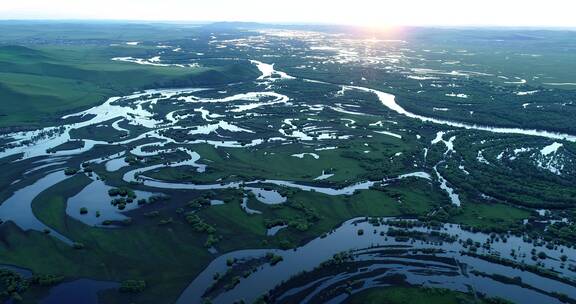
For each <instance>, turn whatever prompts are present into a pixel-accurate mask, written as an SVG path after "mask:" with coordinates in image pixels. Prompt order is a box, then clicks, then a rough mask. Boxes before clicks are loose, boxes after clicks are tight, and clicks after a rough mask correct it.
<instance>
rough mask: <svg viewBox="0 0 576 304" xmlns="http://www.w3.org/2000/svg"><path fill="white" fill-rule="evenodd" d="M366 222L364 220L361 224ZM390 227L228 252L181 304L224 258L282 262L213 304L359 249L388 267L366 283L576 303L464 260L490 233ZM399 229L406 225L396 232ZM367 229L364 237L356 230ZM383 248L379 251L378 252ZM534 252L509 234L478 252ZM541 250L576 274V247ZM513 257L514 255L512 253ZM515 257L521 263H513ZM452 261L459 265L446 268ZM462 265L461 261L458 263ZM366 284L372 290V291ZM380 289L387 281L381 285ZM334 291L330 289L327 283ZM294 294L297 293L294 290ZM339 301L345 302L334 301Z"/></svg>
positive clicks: (377, 265)
mask: <svg viewBox="0 0 576 304" xmlns="http://www.w3.org/2000/svg"><path fill="white" fill-rule="evenodd" d="M359 221H360V222H359ZM390 228H391V227H390V226H388V225H386V224H383V225H379V226H373V225H372V224H370V223H368V222H366V221H362V220H361V219H354V220H350V221H347V222H345V223H344V224H343V225H342V226H341V227H339V228H337V229H336V230H334V231H333V232H332V233H330V234H329V235H327V236H326V237H321V238H317V239H315V240H313V241H311V242H309V243H307V244H306V245H304V246H301V247H298V248H297V249H296V250H264V249H262V250H261V249H257V250H240V251H236V252H230V253H227V254H224V255H222V256H220V257H218V258H217V259H216V260H214V261H213V262H212V263H211V264H210V265H209V266H208V267H207V268H206V269H205V270H204V271H203V272H202V273H201V274H200V275H198V277H196V279H194V281H193V282H192V283H191V284H190V285H189V286H188V288H187V289H186V290H185V291H184V292H183V294H182V295H181V297H180V299H179V300H178V303H198V302H200V301H201V297H202V295H203V294H204V293H205V291H206V290H207V289H208V288H209V287H210V286H211V285H212V284H213V276H214V274H215V273H217V272H218V273H221V274H222V273H225V272H226V271H227V269H228V266H227V264H226V260H227V259H229V258H236V259H238V260H240V261H241V260H247V259H252V258H258V257H262V256H264V255H266V253H268V252H274V253H275V254H277V255H280V256H282V257H283V261H282V262H280V263H278V264H276V265H275V266H271V265H269V264H266V265H263V266H262V267H260V268H258V270H257V271H256V272H255V273H253V274H251V275H250V276H249V277H248V278H243V279H241V280H240V283H239V284H238V285H237V286H236V287H235V288H233V289H232V290H229V291H223V292H222V293H220V294H218V295H216V296H215V297H214V298H213V299H212V300H213V302H214V303H232V302H234V301H237V300H240V299H243V300H245V301H248V302H252V301H254V300H255V299H256V298H257V297H259V296H260V295H263V294H265V293H266V292H268V291H269V290H272V289H273V288H274V287H275V286H277V285H278V284H280V283H281V282H283V281H287V280H288V279H290V278H291V277H293V276H294V275H297V274H299V273H301V272H302V271H311V270H313V269H314V268H315V267H317V266H318V265H319V264H320V263H322V262H324V261H327V260H329V259H330V258H331V257H332V256H333V255H334V254H336V253H340V252H344V251H349V250H359V251H357V252H356V253H355V255H356V256H357V261H370V263H368V264H373V265H372V266H370V267H372V268H373V269H385V270H386V271H384V272H383V273H384V275H382V272H380V271H375V272H374V273H375V274H374V275H373V276H372V275H367V276H366V277H365V278H364V279H365V280H368V281H369V282H368V283H367V284H368V285H370V284H372V285H377V284H379V283H378V282H379V277H378V276H377V275H376V274H378V275H382V276H384V277H385V276H386V274H391V273H396V274H398V273H400V274H403V275H404V276H405V277H406V281H407V282H408V283H410V284H423V285H426V286H437V287H443V288H451V289H455V290H461V291H466V290H468V289H467V288H468V286H473V288H475V289H476V290H477V291H479V292H481V293H487V294H490V295H491V296H500V297H503V298H506V299H510V300H512V301H518V302H519V303H527V302H526V300H527V299H528V300H533V299H537V300H538V301H539V302H538V303H559V301H558V300H556V299H555V298H552V297H550V296H549V295H547V294H546V293H547V292H559V293H563V294H566V295H568V296H570V297H572V298H576V288H574V287H573V286H570V285H568V284H565V283H562V282H559V281H555V280H552V279H550V278H546V277H542V276H539V275H537V274H534V273H531V272H527V271H524V272H523V271H520V270H517V269H514V268H512V267H509V266H504V265H500V264H496V263H491V262H488V261H485V260H482V259H479V258H475V257H472V256H466V255H461V253H460V252H461V251H468V249H467V248H465V247H464V243H466V241H467V240H468V239H470V241H469V242H479V243H480V244H484V243H486V242H487V241H489V240H491V237H490V235H488V234H483V233H472V232H469V231H465V230H462V229H461V228H460V227H459V226H458V225H451V224H445V225H443V226H442V228H441V230H440V231H439V232H443V233H447V234H449V235H451V236H454V237H455V239H456V240H457V241H456V242H448V241H436V242H428V241H419V240H414V241H404V240H402V239H398V240H397V239H395V238H394V237H390V236H386V233H387V232H388V231H389V229H390ZM395 229H400V228H395ZM359 230H363V232H364V233H363V235H359V233H358V231H359ZM406 230H408V231H420V232H425V233H427V234H430V233H432V231H433V230H430V229H428V228H424V227H414V228H409V229H406ZM377 246H379V247H380V248H375V247H377ZM382 248H388V249H390V248H396V249H402V250H404V254H399V253H396V254H385V253H384V252H382V251H380V250H381V249H382ZM532 248H534V245H533V244H532V243H527V242H525V241H524V240H523V239H522V238H521V237H516V236H508V237H507V240H506V242H503V241H495V242H493V243H491V244H490V248H483V247H480V248H478V249H477V250H478V251H477V253H479V254H490V255H497V256H499V257H501V258H505V259H509V260H516V261H517V262H523V263H526V264H528V265H534V264H536V263H537V262H536V261H533V260H531V259H530V256H531V253H530V252H531V250H532ZM407 249H436V250H441V252H438V253H435V254H430V253H426V251H422V250H421V251H420V252H412V251H406V250H407ZM537 250H538V251H542V252H545V253H546V255H547V256H548V257H549V258H548V259H546V260H544V261H540V262H541V263H543V264H544V266H545V267H546V268H552V267H553V268H554V269H555V271H557V272H558V273H559V274H560V275H562V276H565V277H573V273H571V271H570V270H568V269H566V268H561V267H560V266H561V265H562V262H561V261H560V259H559V257H560V255H562V254H566V255H568V256H574V255H575V254H576V250H575V249H574V248H566V247H563V246H559V247H558V248H556V249H548V248H540V247H539V248H538V249H537ZM513 252H514V253H513ZM512 254H514V255H515V256H516V257H517V258H514V256H513V255H512ZM427 255H428V256H433V257H436V258H444V259H443V260H441V261H440V262H438V261H436V262H434V261H433V260H432V261H431V260H430V259H427V258H423V257H422V256H427ZM446 261H453V262H451V263H448V264H447V262H446ZM454 262H456V263H454ZM473 270H477V271H480V272H482V273H486V274H489V275H494V274H497V275H503V276H506V277H516V276H518V277H520V278H521V280H522V282H523V283H525V284H528V285H529V286H532V287H534V288H533V289H528V288H521V287H520V286H516V285H511V284H508V283H502V282H499V281H498V280H494V279H491V278H490V277H484V276H476V275H471V272H472V271H473ZM362 272H363V274H364V275H366V274H369V273H370V272H367V271H366V270H363V271H362ZM357 274H358V273H346V274H340V275H341V276H342V277H340V278H338V277H336V278H330V280H336V281H346V278H348V277H354V276H356V275H357ZM368 285H367V286H368ZM380 285H382V284H380ZM326 286H330V284H328V285H326ZM321 290H322V288H319V289H318V292H320V291H321ZM293 292H296V291H293ZM335 302H339V301H335Z"/></svg>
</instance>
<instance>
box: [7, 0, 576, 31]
mask: <svg viewBox="0 0 576 304" xmlns="http://www.w3.org/2000/svg"><path fill="white" fill-rule="evenodd" d="M575 14H576V1H574V0H348V1H343V0H0V19H117V20H163V21H168V20H173V21H256V22H273V23H274V22H277V23H291V22H297V23H331V24H353V25H369V26H384V25H448V26H450V25H499V26H561V27H576V15H575Z"/></svg>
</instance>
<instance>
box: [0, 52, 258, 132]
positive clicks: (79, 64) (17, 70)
mask: <svg viewBox="0 0 576 304" xmlns="http://www.w3.org/2000/svg"><path fill="white" fill-rule="evenodd" d="M125 52H126V47H116V48H114V47H109V46H102V45H90V46H78V45H72V46H67V47H64V46H33V47H25V46H12V45H7V46H0V100H2V107H0V127H38V126H46V125H50V124H54V123H55V122H57V119H58V118H59V117H60V116H62V115H63V114H66V113H71V112H75V111H78V110H81V109H84V108H87V107H90V106H94V105H96V104H99V103H102V102H103V101H105V100H106V98H108V97H111V96H120V95H125V94H129V93H131V92H134V91H139V90H142V89H150V88H166V87H187V86H199V85H209V84H211V85H215V84H223V83H229V82H234V81H241V80H248V79H252V78H254V77H255V76H256V75H258V72H257V71H256V70H255V68H252V69H251V68H250V65H248V64H245V66H242V67H241V68H240V67H239V66H238V64H237V63H231V64H227V65H221V66H201V67H197V68H173V67H157V66H143V65H138V64H134V63H125V62H115V61H112V60H111V58H113V57H115V56H121V55H123V54H124V53H125ZM131 54H133V53H131Z"/></svg>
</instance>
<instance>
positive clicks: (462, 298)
mask: <svg viewBox="0 0 576 304" xmlns="http://www.w3.org/2000/svg"><path fill="white" fill-rule="evenodd" d="M344 303H347V304H377V303H387V304H404V303H411V304H462V303H470V304H472V303H477V304H481V303H482V304H484V303H493V302H489V301H485V300H483V299H478V298H476V297H475V296H473V295H470V294H466V293H462V292H457V291H450V290H444V289H431V288H430V289H429V288H419V287H388V288H371V289H367V290H365V291H362V292H359V293H357V294H354V295H352V296H350V297H349V298H348V299H347V300H346V301H345V302H344ZM501 303H505V302H501Z"/></svg>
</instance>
